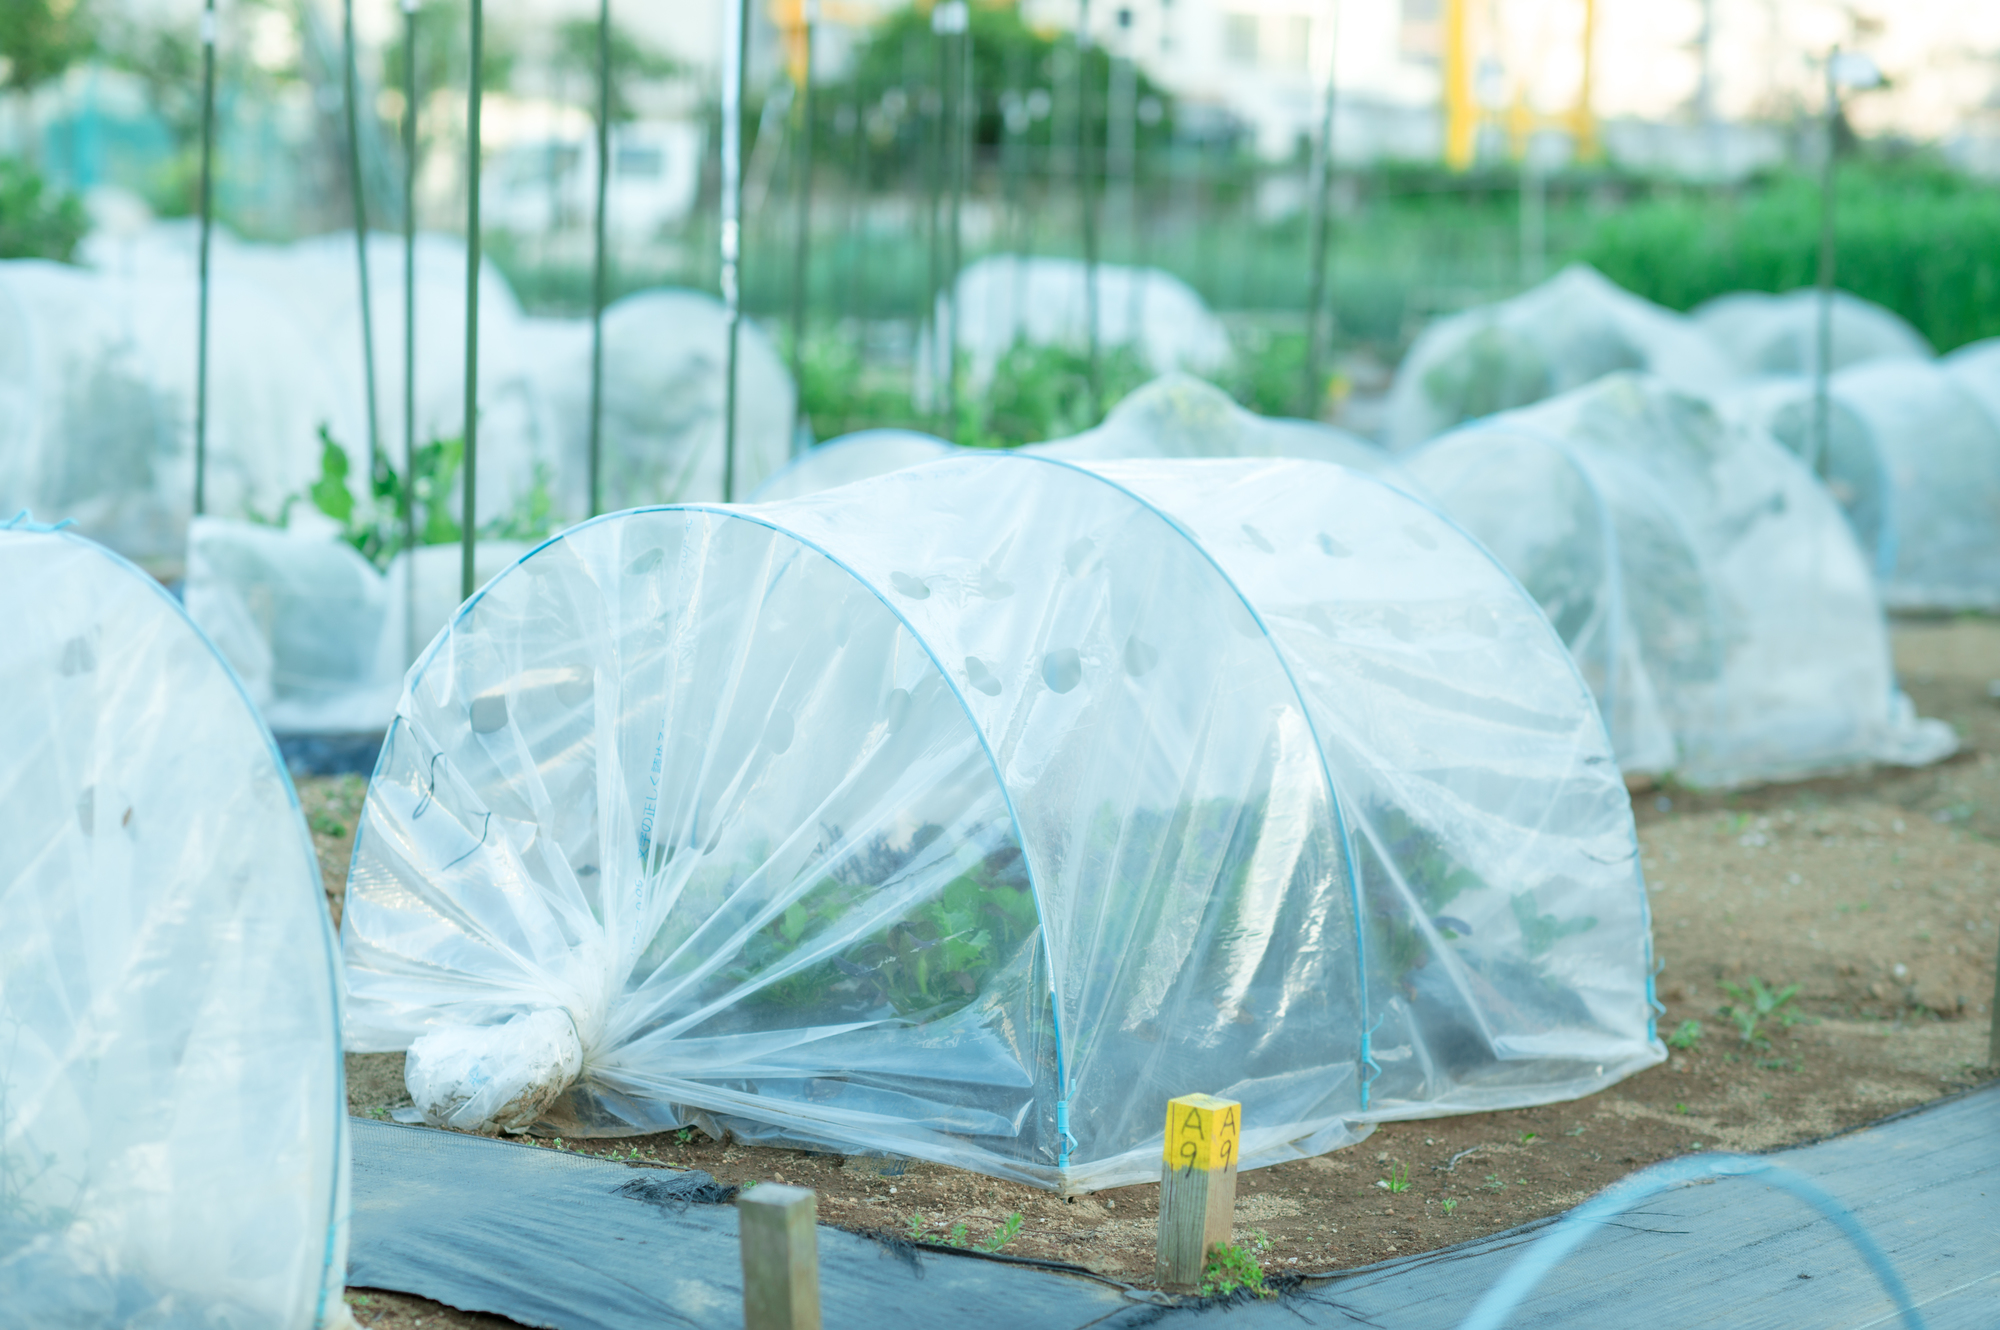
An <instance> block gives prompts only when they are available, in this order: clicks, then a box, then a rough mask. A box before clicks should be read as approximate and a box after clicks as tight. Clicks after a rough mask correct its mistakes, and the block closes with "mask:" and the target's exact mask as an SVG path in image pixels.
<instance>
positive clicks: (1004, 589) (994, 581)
mask: <svg viewBox="0 0 2000 1330" xmlns="http://www.w3.org/2000/svg"><path fill="white" fill-rule="evenodd" d="M979 594H980V595H982V596H984V597H986V599H988V600H1005V599H1007V597H1009V596H1011V595H1013V594H1014V584H1013V583H1012V582H1005V581H1002V580H1001V579H1000V578H999V576H997V575H996V574H995V573H994V571H993V570H992V569H991V568H990V567H989V568H984V569H981V570H980V573H979Z"/></svg>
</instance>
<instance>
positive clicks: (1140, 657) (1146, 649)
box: [1125, 637, 1160, 679]
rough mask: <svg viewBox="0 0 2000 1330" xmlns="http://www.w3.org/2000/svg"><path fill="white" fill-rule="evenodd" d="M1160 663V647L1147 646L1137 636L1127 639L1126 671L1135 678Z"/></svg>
mask: <svg viewBox="0 0 2000 1330" xmlns="http://www.w3.org/2000/svg"><path fill="white" fill-rule="evenodd" d="M1159 663H1160V649H1159V648H1158V647H1151V646H1147V645H1146V644H1145V643H1144V642H1141V641H1140V640H1139V639H1138V638H1137V637H1128V638H1126V639H1125V673H1127V674H1129V675H1131V676H1132V677H1133V678H1134V679H1136V678H1138V677H1139V676H1140V675H1142V674H1144V673H1145V672H1146V671H1147V670H1150V669H1152V668H1153V667H1154V666H1155V665H1157V664H1159Z"/></svg>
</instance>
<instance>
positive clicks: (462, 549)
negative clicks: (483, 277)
mask: <svg viewBox="0 0 2000 1330" xmlns="http://www.w3.org/2000/svg"><path fill="white" fill-rule="evenodd" d="M485 11H486V5H485V0H472V34H471V35H472V43H471V45H472V77H471V79H470V81H469V83H468V86H467V91H466V99H465V159H466V190H465V496H464V499H465V504H464V511H465V525H464V530H463V531H462V532H461V533H460V538H459V551H458V594H459V599H461V600H465V599H469V598H470V597H471V596H472V591H473V584H474V577H475V573H474V563H473V544H474V540H475V532H476V529H477V525H478V517H479V148H480V143H479V103H480V89H479V61H480V53H481V50H482V48H483V46H484V44H485V42H484V39H485V35H486V34H485V31H484V29H485V19H486V12H485Z"/></svg>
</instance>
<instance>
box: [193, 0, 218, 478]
mask: <svg viewBox="0 0 2000 1330" xmlns="http://www.w3.org/2000/svg"><path fill="white" fill-rule="evenodd" d="M214 164H215V0H206V3H205V4H204V5H203V6H202V11H201V198H200V200H199V206H200V208H201V257H200V259H199V261H198V262H199V269H200V275H199V277H198V279H197V289H196V292H195V334H194V347H195V349H194V515H195V516H196V517H200V516H201V515H202V514H203V513H205V512H207V511H208V489H207V482H208V251H209V238H210V233H211V232H212V231H213V230H214V227H215V207H214V197H215V174H214Z"/></svg>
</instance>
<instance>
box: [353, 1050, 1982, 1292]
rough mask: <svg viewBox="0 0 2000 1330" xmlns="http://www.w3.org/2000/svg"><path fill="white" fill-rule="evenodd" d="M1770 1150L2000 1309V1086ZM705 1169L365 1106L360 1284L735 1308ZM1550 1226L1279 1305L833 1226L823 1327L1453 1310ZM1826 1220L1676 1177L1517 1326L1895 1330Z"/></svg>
mask: <svg viewBox="0 0 2000 1330" xmlns="http://www.w3.org/2000/svg"><path fill="white" fill-rule="evenodd" d="M1773 1160H1774V1162H1776V1163H1778V1164H1781V1165H1783V1166H1784V1167H1787V1168H1791V1169H1794V1170H1796V1171H1797V1172H1799V1173H1802V1174H1804V1175H1805V1176H1807V1177H1809V1178H1811V1179H1813V1180H1814V1181H1815V1182H1817V1183H1818V1184H1819V1185H1820V1186H1821V1187H1822V1188H1824V1189H1825V1190H1826V1191H1828V1192H1830V1193H1832V1195H1833V1196H1834V1197H1836V1198H1837V1199H1838V1200H1840V1201H1841V1202H1842V1203H1844V1204H1845V1205H1847V1206H1848V1207H1850V1208H1851V1210H1852V1211H1853V1213H1854V1215H1855V1217H1856V1218H1857V1219H1858V1220H1859V1221H1860V1222H1861V1224H1862V1225H1863V1226H1864V1227H1865V1228H1866V1229H1867V1230H1868V1232H1869V1233H1870V1234H1871V1235H1873V1237H1874V1239H1875V1241H1876V1242H1877V1243H1879V1244H1880V1245H1881V1246H1882V1248H1883V1250H1884V1251H1885V1252H1886V1253H1887V1254H1888V1257H1889V1260H1890V1261H1891V1263H1892V1264H1893V1265H1894V1266H1895V1267H1896V1270H1897V1272H1898V1273H1899V1274H1900V1275H1901V1277H1902V1279H1903V1280H1904V1282H1905V1283H1906V1284H1907V1285H1908V1287H1909V1290H1910V1294H1911V1296H1912V1298H1913V1299H1914V1300H1915V1302H1916V1303H1917V1305H1918V1307H1919V1309H1920V1313H1921V1315H1922V1317H1923V1319H1924V1323H1925V1324H1926V1325H1927V1326H1928V1327H1929V1328H1930V1330H1958V1328H1960V1327H1963V1328H1964V1330H1975V1328H1977V1330H1991V1327H1993V1326H1996V1325H2000V1224H1996V1223H1995V1222H1994V1216H1995V1215H1996V1214H2000V1086H1988V1087H1986V1088H1984V1089H1981V1090H1977V1091H1973V1092H1970V1093H1968V1094H1964V1095H1960V1096H1957V1097H1955V1098H1952V1099H1948V1100H1944V1101H1942V1102H1940V1103H1937V1104H1934V1105H1931V1106H1929V1107H1927V1108H1924V1109H1920V1110H1917V1111H1914V1112H1911V1113H1906V1114H1902V1115H1899V1116H1898V1117H1895V1118H1892V1119H1889V1120H1888V1121H1886V1122H1883V1123H1881V1124H1878V1125H1876V1126H1874V1127H1869V1128H1866V1129H1863V1130H1861V1131H1858V1132H1853V1133H1850V1134H1848V1135H1845V1136H1840V1137H1836V1138H1834V1139H1832V1140H1828V1141H1822V1142H1820V1143H1819V1144H1816V1145H1810V1146H1805V1147H1801V1148H1799V1149H1795V1150H1786V1151H1782V1152H1780V1153H1778V1154H1777V1155H1775V1156H1774V1157H1773ZM725 1194H726V1192H725V1190H724V1189H721V1188H718V1187H717V1186H716V1185H715V1183H714V1181H713V1180H712V1179H710V1178H709V1177H708V1176H707V1175H706V1174H701V1173H674V1172H670V1171H667V1170H658V1169H634V1168H630V1167H626V1166H623V1165H619V1164H613V1163H608V1162H605V1161H603V1160H594V1159H585V1158H579V1157H577V1156H574V1155H565V1154H561V1153H559V1152H556V1151H553V1150H542V1149H537V1148H535V1147H532V1146H524V1145H516V1144H512V1143H509V1142H505V1141H492V1140H486V1139H482V1138H479V1137H474V1136H461V1135H455V1134H452V1133H448V1132H438V1131H429V1130H426V1129H423V1128H415V1127H399V1126H394V1125H391V1124H388V1123H381V1122H373V1121H368V1120H364V1119H356V1120H355V1122H354V1231H353V1243H352V1248H351V1257H350V1260H351V1266H350V1271H349V1276H348V1282H349V1284H351V1285H354V1286H356V1287H364V1288H385V1289H394V1290H398V1291H401V1292H406V1293H417V1294H421V1295H422V1296H424V1297H428V1298H433V1299H435V1300H437V1301H439V1302H443V1303H447V1304H449V1305H451V1306H454V1307H460V1308H463V1309H466V1310H469V1311H487V1312H495V1313H498V1314H499V1315H502V1316H506V1317H510V1318H512V1319H513V1320H516V1321H519V1322H520V1323H522V1324H524V1325H531V1326H550V1327H558V1328H559V1330H628V1327H629V1330H641V1328H642V1327H644V1330H654V1328H655V1327H660V1326H701V1327H713V1328H714V1330H737V1328H738V1327H741V1325H742V1324H743V1290H742V1281H741V1276H740V1273H739V1271H740V1267H739V1264H738V1260H739V1258H738V1251H737V1235H736V1211H735V1207H734V1206H732V1205H729V1204H716V1203H712V1202H713V1201H714V1199H715V1198H717V1197H719V1196H722V1195H725ZM1546 1228H1547V1223H1546V1222H1544V1223H1542V1224H1534V1225H1528V1226H1526V1227H1525V1228H1522V1229H1516V1230H1512V1231H1510V1232H1507V1233H1499V1234H1494V1235H1492V1236H1490V1237H1486V1238H1481V1239H1477V1240H1475V1241H1472V1242H1467V1243H1462V1244H1460V1245H1458V1246H1456V1247H1452V1248H1447V1249H1445V1250H1442V1251H1434V1252H1426V1253H1424V1254H1422V1255H1418V1256H1412V1257H1409V1258H1406V1259H1403V1260H1398V1261H1391V1262H1388V1263H1385V1264H1383V1265H1380V1266H1375V1267H1372V1268H1370V1269H1367V1270H1364V1271H1359V1272H1356V1273H1353V1274H1349V1275H1346V1276H1343V1277H1341V1278H1337V1279H1333V1280H1326V1281H1318V1280H1315V1281H1310V1282H1308V1283H1307V1284H1305V1285H1304V1286H1302V1287H1298V1288H1294V1289H1292V1290H1290V1291H1288V1292H1287V1294H1286V1295H1285V1296H1284V1297H1283V1298H1281V1299H1277V1300H1273V1301H1270V1302H1262V1303H1255V1302H1242V1301H1236V1302H1232V1303H1231V1304H1230V1305H1228V1306H1225V1307H1210V1308H1200V1307H1182V1308H1174V1309H1169V1308H1166V1307H1162V1306H1159V1305H1157V1304H1156V1303H1154V1302H1152V1301H1150V1299H1152V1298H1155V1297H1157V1295H1153V1294H1149V1293H1146V1292H1144V1291H1136V1290H1135V1291H1127V1290H1123V1289H1120V1288H1118V1287H1115V1286H1113V1285H1112V1284H1110V1283H1101V1282H1097V1281H1093V1280H1089V1279H1083V1278H1078V1277H1074V1276H1069V1275H1064V1274H1060V1273H1057V1272H1054V1271H1049V1270H1042V1269H1036V1268H1033V1267H1029V1266H1021V1265H1009V1264H1005V1263H1001V1262H995V1261H986V1260H978V1259H975V1258H971V1257H961V1256H952V1255H946V1254H942V1253H937V1252H929V1251H919V1250H915V1249H912V1248H910V1247H908V1246H906V1245H899V1244H885V1243H878V1242H875V1241H872V1240H870V1239H866V1238H860V1237H856V1236H854V1235H852V1234H849V1233H843V1232H841V1231H839V1230H836V1229H828V1228H822V1229H821V1230H820V1232H819V1249H820V1287H821V1295H822V1299H823V1305H824V1309H825V1317H824V1320H825V1324H826V1325H828V1326H829V1327H840V1326H865V1327H867V1330H900V1328H901V1327H904V1326H908V1327H911V1328H912V1330H918V1328H919V1327H921V1328H922V1330H937V1327H938V1326H940V1325H945V1326H949V1327H951V1328H952V1330H983V1328H984V1327H995V1330H999V1328H1000V1327H1006V1328H1007V1330H1013V1328H1014V1327H1083V1326H1094V1327H1097V1326H1101V1327H1106V1328H1107V1330H1109V1328H1110V1327H1125V1326H1138V1325H1161V1324H1165V1323H1175V1324H1178V1323H1180V1322H1183V1321H1186V1322H1189V1323H1190V1330H1192V1326H1193V1323H1194V1322H1196V1321H1199V1323H1200V1325H1201V1326H1203V1327H1208V1326H1214V1325H1218V1324H1220V1325H1225V1326H1231V1327H1240V1330H1249V1328H1250V1327H1251V1326H1253V1325H1254V1326H1257V1327H1262V1326H1264V1325H1269V1326H1271V1327H1273V1328H1274V1330H1275V1328H1276V1327H1280V1326H1284V1327H1299V1326H1327V1327H1334V1326H1340V1327H1349V1326H1375V1327H1381V1328H1382V1330H1403V1328H1404V1327H1410V1328H1412V1330H1414V1328H1415V1327H1449V1326H1454V1325H1457V1324H1458V1323H1459V1322H1460V1321H1461V1320H1463V1318H1464V1317H1465V1315H1466V1313H1467V1312H1469V1311H1470V1310H1471V1309H1472V1306H1473V1304H1474V1303H1475V1302H1476V1301H1477V1300H1478V1298H1479V1296H1480V1294H1482V1293H1483V1292H1485V1291H1486V1289H1487V1288H1488V1287H1490V1286H1491V1285H1492V1284H1493V1283H1494V1282H1495V1281H1497V1280H1498V1279H1499V1278H1500V1277H1501V1276H1502V1275H1503V1274H1505V1273H1506V1271H1507V1269H1508V1267H1509V1266H1511V1265H1512V1264H1513V1263H1514V1261H1515V1260H1516V1259H1517V1258H1518V1257H1519V1256H1520V1255H1521V1254H1522V1253H1523V1252H1524V1251H1526V1250H1527V1248H1528V1246H1529V1244H1530V1243H1531V1242H1532V1241H1533V1239H1534V1238H1535V1237H1537V1236H1540V1235H1541V1233H1542V1232H1544V1231H1546ZM1899 1320H1900V1318H1898V1317H1897V1316H1896V1314H1895V1310H1894V1307H1893V1305H1892V1304H1891V1303H1890V1302H1889V1300H1888V1297H1887V1296H1886V1295H1885V1294H1884V1293H1883V1291H1882V1289H1881V1288H1880V1286H1879V1285H1878V1284H1877V1283H1876V1282H1875V1278H1874V1276H1873V1275H1872V1274H1870V1273H1869V1271H1868V1268H1867V1267H1866V1265H1865V1264H1864V1263H1863V1262H1862V1261H1861V1259H1860V1258H1859V1256H1858V1255H1857V1254H1856V1253H1855V1252H1854V1250H1853V1249H1852V1248H1851V1247H1850V1246H1848V1244H1847V1242H1846V1240H1845V1239H1844V1238H1843V1237H1842V1236H1841V1235H1840V1233H1839V1232H1838V1231H1837V1230H1836V1229H1835V1227H1834V1225H1833V1224H1831V1223H1829V1222H1828V1221H1827V1220H1826V1219H1824V1218H1822V1217H1821V1216H1820V1215H1819V1214H1818V1213H1817V1212H1815V1211H1813V1210H1810V1209H1808V1208H1807V1207H1806V1206H1804V1205H1803V1204H1802V1203H1800V1202H1799V1201H1797V1200H1795V1199H1794V1198H1793V1197H1792V1196H1791V1195H1789V1194H1787V1193H1785V1192H1783V1191H1780V1190H1778V1189H1777V1188H1775V1187H1772V1186H1770V1185H1769V1184H1768V1183H1764V1182H1760V1181H1758V1180H1757V1179H1756V1178H1755V1177H1754V1176H1752V1177H1737V1178H1725V1179H1722V1180H1719V1181H1716V1182H1711V1183H1706V1184H1703V1185H1699V1186H1689V1187H1681V1188H1677V1189H1675V1190H1673V1191H1669V1192H1666V1193H1664V1194H1662V1195H1659V1196H1655V1197H1654V1198H1652V1199H1651V1200H1649V1201H1645V1202H1642V1203H1641V1204H1639V1205H1637V1206H1635V1207H1634V1208H1633V1209H1632V1210H1631V1211H1630V1212H1629V1213H1627V1214H1626V1215H1624V1216H1622V1217H1621V1218H1620V1219H1618V1220H1617V1221H1615V1222H1613V1223H1611V1224H1607V1225H1606V1226H1605V1227H1604V1228H1603V1229H1602V1230H1600V1231H1599V1232H1596V1233H1593V1234H1591V1235H1590V1237H1589V1238H1588V1239H1587V1240H1586V1241H1585V1242H1584V1244H1583V1245H1582V1246H1581V1247H1579V1248H1578V1249H1577V1250H1576V1251H1575V1252H1574V1253H1573V1254H1572V1255H1571V1256H1570V1258H1569V1259H1568V1260H1567V1261H1565V1262H1564V1263H1563V1264H1562V1265H1560V1266H1559V1267H1557V1269H1556V1270H1555V1271H1554V1272H1553V1273H1551V1274H1550V1276H1549V1277H1548V1278H1547V1279H1546V1280H1545V1281H1544V1282H1543V1284H1542V1286H1541V1287H1540V1288H1539V1289H1538V1290H1537V1291H1536V1292H1535V1293H1533V1294H1531V1295H1530V1296H1529V1298H1528V1300H1527V1301H1526V1302H1525V1303H1524V1304H1523V1305H1522V1306H1521V1307H1520V1309H1519V1310H1518V1311H1516V1313H1515V1315H1514V1316H1513V1317H1512V1318H1511V1319H1510V1321H1509V1322H1508V1324H1509V1325H1510V1326H1520V1327H1529V1326H1532V1327H1538V1328H1541V1330H1555V1328H1557V1327H1560V1328H1562V1330H1571V1328H1574V1330H1601V1327H1604V1326H1607V1325H1645V1326H1648V1327H1656V1328H1657V1330H1680V1328H1682V1327H1685V1328H1686V1330H1695V1328H1696V1327H1709V1326H1716V1325H1732V1326H1736V1325H1741V1326H1774V1327H1775V1326H1786V1327H1791V1326H1815V1327H1821V1326H1825V1327H1835V1326H1838V1327H1850V1328H1851V1330H1862V1328H1863V1327H1870V1326H1877V1325H1880V1326H1885V1327H1887V1326H1894V1325H1896V1324H1898V1323H1899Z"/></svg>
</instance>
